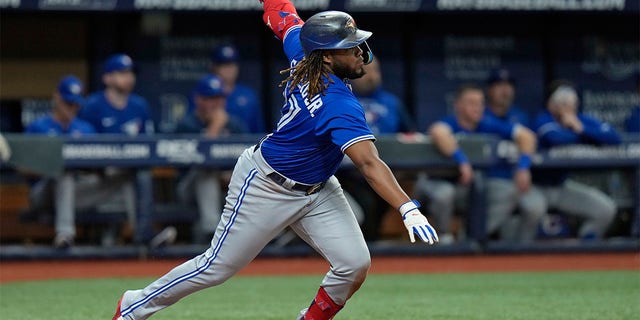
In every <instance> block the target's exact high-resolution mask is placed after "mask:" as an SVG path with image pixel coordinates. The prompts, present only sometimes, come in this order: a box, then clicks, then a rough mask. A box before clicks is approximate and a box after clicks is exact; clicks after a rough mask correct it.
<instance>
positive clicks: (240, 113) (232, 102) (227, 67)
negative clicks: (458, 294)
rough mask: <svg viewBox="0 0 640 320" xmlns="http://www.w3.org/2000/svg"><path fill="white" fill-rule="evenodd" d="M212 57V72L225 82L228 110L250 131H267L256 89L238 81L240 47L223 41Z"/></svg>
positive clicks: (212, 53) (260, 132)
mask: <svg viewBox="0 0 640 320" xmlns="http://www.w3.org/2000/svg"><path fill="white" fill-rule="evenodd" d="M210 58H211V66H210V71H211V73H212V74H214V75H216V76H218V77H220V79H221V80H222V83H223V84H224V87H223V89H224V92H225V95H226V97H227V101H226V108H227V112H228V113H229V114H230V115H233V116H235V117H236V118H238V119H240V120H242V121H244V123H245V125H246V126H247V127H248V128H249V133H256V134H262V133H265V132H266V129H265V118H264V112H263V110H262V104H261V103H260V99H259V98H258V95H257V94H256V91H255V90H254V89H253V88H251V87H249V86H248V85H246V84H244V83H240V82H239V81H238V76H239V72H240V63H241V61H240V53H239V52H238V48H237V47H236V46H234V45H233V44H231V43H222V44H220V45H218V46H216V47H215V48H214V49H213V51H212V52H211V57H210Z"/></svg>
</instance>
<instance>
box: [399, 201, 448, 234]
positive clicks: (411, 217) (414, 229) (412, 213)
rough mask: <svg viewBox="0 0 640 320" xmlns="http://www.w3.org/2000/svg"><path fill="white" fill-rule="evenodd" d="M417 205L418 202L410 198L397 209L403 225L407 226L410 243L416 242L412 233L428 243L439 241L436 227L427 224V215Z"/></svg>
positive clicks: (418, 204)
mask: <svg viewBox="0 0 640 320" xmlns="http://www.w3.org/2000/svg"><path fill="white" fill-rule="evenodd" d="M419 206H420V202H418V201H417V200H411V201H408V202H405V203H404V204H403V205H401V206H400V209H399V211H400V214H401V215H402V220H403V221H404V226H405V227H406V228H407V231H409V239H411V243H414V242H416V239H415V236H414V234H417V235H418V237H420V239H422V241H424V242H426V243H428V244H434V243H436V242H438V241H439V240H438V234H437V233H436V229H434V228H433V227H432V226H431V225H430V224H429V220H427V217H425V216H424V215H423V214H422V213H421V212H420V210H418V207H419Z"/></svg>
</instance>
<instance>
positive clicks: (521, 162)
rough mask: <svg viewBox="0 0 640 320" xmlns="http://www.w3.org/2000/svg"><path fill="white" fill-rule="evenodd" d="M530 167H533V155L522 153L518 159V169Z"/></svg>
mask: <svg viewBox="0 0 640 320" xmlns="http://www.w3.org/2000/svg"><path fill="white" fill-rule="evenodd" d="M529 167H531V156H529V155H528V154H521V155H520V158H519V159H518V169H520V170H522V169H524V170H527V169H529Z"/></svg>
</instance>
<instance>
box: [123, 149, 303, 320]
mask: <svg viewBox="0 0 640 320" xmlns="http://www.w3.org/2000/svg"><path fill="white" fill-rule="evenodd" d="M250 157H251V156H250V155H249V154H247V152H245V153H244V154H243V155H242V156H241V158H240V160H239V161H238V164H237V165H236V168H235V170H234V173H233V176H232V177H231V182H230V184H229V193H228V194H227V198H226V204H225V208H224V211H223V214H222V216H221V220H220V223H219V224H218V227H217V229H216V233H215V235H214V237H213V240H212V241H211V247H210V248H209V249H207V251H206V252H204V253H203V254H201V255H199V256H197V257H195V258H193V259H191V260H189V261H187V262H185V263H183V264H182V265H180V266H178V267H176V268H174V269H173V270H171V271H170V272H169V273H167V274H166V275H164V276H163V277H161V278H159V279H158V280H156V281H155V282H153V283H151V284H150V285H149V286H147V287H146V288H144V289H142V290H131V291H127V292H125V294H124V295H123V298H122V302H121V308H120V311H121V314H122V317H123V318H124V319H128V320H132V319H136V320H139V319H147V318H148V317H150V316H151V315H152V314H154V313H155V312H157V311H159V310H161V309H163V308H166V307H168V306H170V305H171V304H173V303H175V302H177V301H178V300H180V299H181V298H184V297H185V296H187V295H189V294H191V293H193V292H196V291H199V290H202V289H205V288H208V287H212V286H215V285H219V284H221V283H223V282H224V281H225V280H227V279H228V278H230V277H231V276H232V275H233V274H235V273H236V272H238V271H239V270H240V269H242V268H243V267H244V266H245V265H247V264H248V263H249V262H250V261H251V260H253V258H254V257H255V256H256V255H257V254H258V253H259V252H260V250H262V248H264V246H265V245H266V244H267V243H268V242H269V241H270V240H271V239H273V237H275V236H276V235H277V234H278V233H279V232H280V231H281V230H283V229H284V227H286V226H287V225H289V224H290V223H291V222H292V221H293V220H294V219H298V218H299V216H300V215H301V214H302V213H300V212H301V210H300V209H301V208H304V207H305V205H307V204H308V203H309V200H308V197H306V196H305V195H304V194H302V193H300V192H295V193H294V192H291V194H285V193H282V191H281V190H274V188H276V187H277V188H282V187H281V186H279V185H276V184H275V183H274V182H273V181H271V180H268V178H266V177H265V176H264V175H262V174H259V173H258V171H257V170H256V169H255V168H254V163H253V162H252V161H251V158H250Z"/></svg>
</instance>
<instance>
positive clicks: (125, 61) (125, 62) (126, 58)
mask: <svg viewBox="0 0 640 320" xmlns="http://www.w3.org/2000/svg"><path fill="white" fill-rule="evenodd" d="M120 62H121V63H122V64H123V65H126V66H130V65H132V64H133V60H131V58H130V57H129V56H126V55H123V56H122V58H120Z"/></svg>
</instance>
